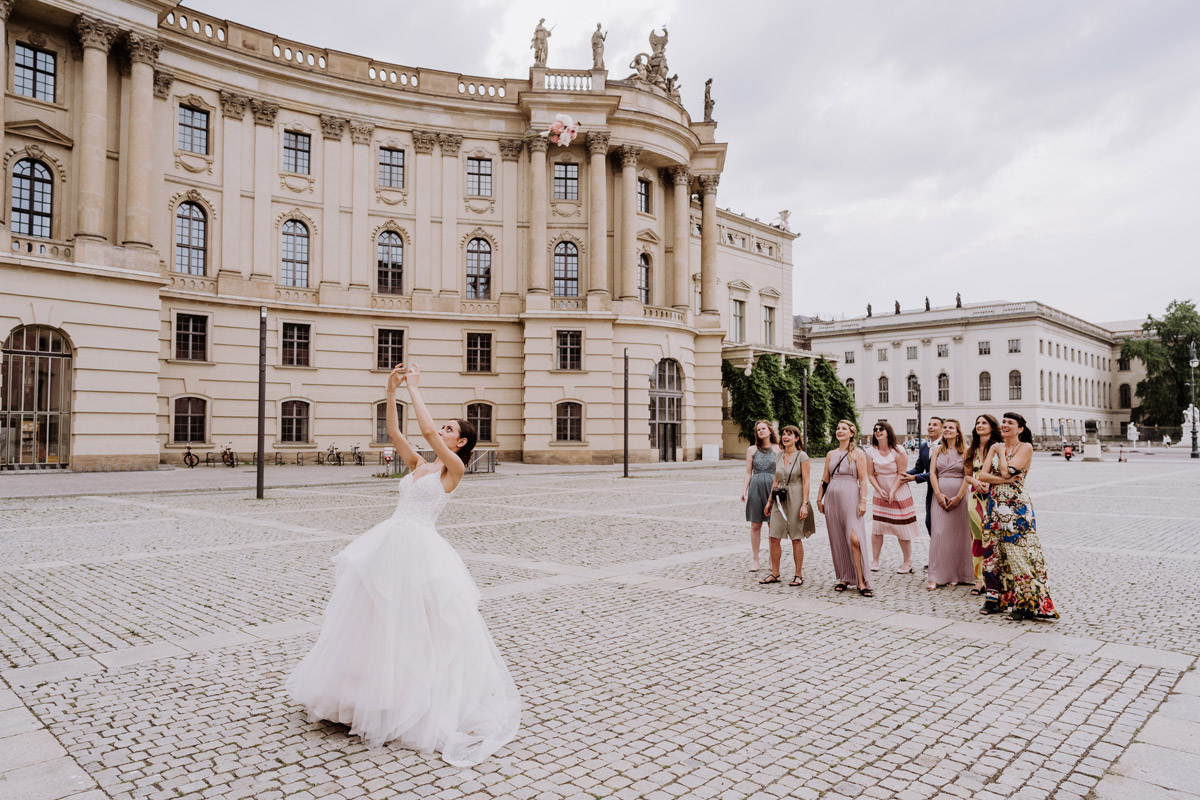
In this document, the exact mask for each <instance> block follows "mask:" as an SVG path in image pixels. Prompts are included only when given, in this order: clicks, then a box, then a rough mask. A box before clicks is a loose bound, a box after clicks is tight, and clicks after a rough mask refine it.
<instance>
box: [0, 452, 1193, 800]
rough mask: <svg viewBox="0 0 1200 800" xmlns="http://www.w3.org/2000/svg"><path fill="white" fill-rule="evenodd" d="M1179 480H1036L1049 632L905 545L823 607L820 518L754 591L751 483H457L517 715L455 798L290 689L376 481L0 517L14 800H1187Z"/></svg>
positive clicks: (389, 485) (580, 477)
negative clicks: (1145, 799)
mask: <svg viewBox="0 0 1200 800" xmlns="http://www.w3.org/2000/svg"><path fill="white" fill-rule="evenodd" d="M1190 466H1192V465H1189V464H1187V463H1186V462H1182V461H1167V460H1165V459H1164V460H1162V461H1160V462H1153V461H1150V460H1143V461H1131V462H1129V463H1127V464H1109V463H1105V464H1099V465H1090V464H1089V465H1085V464H1079V463H1076V464H1066V463H1062V462H1061V461H1058V460H1057V459H1050V458H1048V457H1039V458H1038V459H1037V460H1036V461H1035V464H1034V469H1033V470H1032V474H1031V478H1030V486H1031V489H1032V491H1033V498H1034V504H1035V508H1036V509H1037V513H1038V521H1039V528H1040V533H1041V536H1042V540H1043V542H1044V543H1045V545H1046V549H1047V560H1048V566H1049V571H1050V578H1051V588H1052V592H1053V594H1054V597H1055V600H1056V602H1057V604H1058V605H1059V608H1060V612H1061V613H1062V614H1063V618H1062V619H1061V620H1059V621H1058V622H1054V623H1013V622H1009V621H1007V620H1003V619H999V618H995V617H992V618H983V617H981V616H980V615H979V614H978V606H979V602H978V600H977V598H974V597H970V596H968V595H967V588H968V587H956V588H942V589H939V590H937V591H934V592H929V591H926V589H925V588H924V587H925V581H924V575H923V574H922V571H921V569H920V566H921V564H923V563H924V561H925V555H926V552H927V542H926V541H925V540H924V539H923V538H922V539H920V540H918V541H917V543H916V547H915V553H914V560H915V561H916V565H917V569H916V572H915V574H913V575H898V574H896V572H895V570H896V568H897V567H898V566H899V562H900V554H899V549H898V547H897V546H896V544H895V542H894V540H890V539H889V540H888V541H887V542H886V546H885V550H884V557H883V559H882V569H881V571H880V572H877V573H873V578H874V580H875V584H876V594H877V596H876V597H875V598H874V599H866V598H862V597H859V596H858V595H857V594H856V593H854V592H847V593H845V594H836V593H834V592H833V591H831V587H832V585H833V583H834V579H833V574H832V568H831V564H830V560H829V545H828V540H827V537H826V532H825V527H824V520H823V519H820V518H819V519H818V530H817V533H816V534H815V535H814V536H813V537H812V538H811V539H809V540H808V542H807V543H806V544H807V546H806V558H805V567H804V575H805V578H806V582H805V585H804V586H803V587H802V588H800V589H793V588H789V587H786V586H781V585H773V586H760V585H759V584H758V583H757V580H758V579H759V578H760V577H762V576H764V575H765V574H766V571H765V569H764V571H762V572H759V573H751V572H749V571H748V568H749V566H750V558H749V555H750V554H749V547H748V536H747V531H748V525H747V523H746V522H744V511H743V508H742V506H741V505H740V503H739V502H738V498H737V496H738V494H740V490H741V476H742V469H741V467H740V466H729V465H722V466H718V467H712V468H699V469H689V470H686V471H684V470H663V471H659V472H641V473H639V474H638V475H637V476H636V477H634V478H632V479H622V478H620V477H618V476H617V475H616V474H614V473H611V472H609V473H598V472H595V471H589V472H582V471H575V470H571V469H569V468H564V469H561V470H558V471H555V472H553V473H547V474H543V475H521V476H519V477H504V476H488V477H484V476H479V477H472V478H469V479H468V480H467V482H466V483H464V485H463V487H462V488H461V489H460V490H459V491H458V492H457V493H456V494H455V496H454V498H453V499H452V500H451V503H450V505H449V507H448V508H447V510H446V512H445V514H444V515H443V518H442V521H441V525H440V529H441V531H442V533H443V535H444V536H445V537H446V538H447V539H448V540H449V541H450V542H451V543H452V544H453V545H454V546H455V547H456V548H457V549H458V550H459V552H460V553H461V554H462V555H463V556H464V559H465V560H466V562H467V564H468V566H469V568H470V570H471V572H472V574H473V575H474V577H475V579H476V581H477V582H478V584H479V585H480V587H481V589H482V590H483V594H484V601H483V612H484V616H485V618H486V619H487V622H488V624H489V626H490V628H491V630H492V633H493V636H494V637H495V640H496V643H497V645H498V646H499V648H500V650H501V651H502V652H503V653H504V656H505V658H506V660H507V662H508V664H509V665H510V667H511V669H512V672H513V675H514V677H515V679H516V681H517V684H518V687H519V688H520V691H521V694H522V697H523V698H524V700H525V703H526V707H525V711H524V719H523V726H522V730H521V733H520V735H519V736H518V738H517V739H516V740H515V741H514V742H513V743H512V744H511V745H510V746H509V747H508V748H506V749H505V750H504V751H502V752H501V753H500V754H498V755H497V756H496V757H495V758H493V759H492V760H490V761H488V762H487V763H485V764H482V765H480V766H479V767H476V768H473V769H457V768H454V767H449V766H447V765H446V764H444V763H443V762H441V761H440V760H439V759H438V758H436V756H429V755H422V754H419V753H414V752H411V751H407V750H403V749H400V748H394V747H388V748H384V749H382V750H375V751H370V750H367V749H366V748H364V747H363V746H362V745H361V744H360V743H359V741H358V740H357V739H355V738H352V737H350V736H348V735H347V733H346V729H345V728H343V727H341V726H336V725H330V724H328V723H324V722H319V721H318V722H311V723H310V722H308V721H307V720H306V719H305V716H304V714H303V712H302V711H301V710H300V709H299V708H298V707H296V706H295V705H294V704H292V703H291V701H290V700H289V699H288V697H287V695H286V692H285V691H284V689H283V682H284V680H285V678H286V676H287V674H288V672H289V671H290V669H291V668H292V667H293V666H294V665H295V663H296V662H297V661H298V660H299V659H300V657H301V656H302V655H303V654H304V653H305V652H306V651H307V649H308V648H309V647H311V646H312V644H313V642H314V641H315V638H316V625H317V624H318V623H319V615H320V612H321V610H322V608H323V606H324V603H325V601H326V600H327V598H328V594H329V589H330V585H331V581H332V579H333V574H332V568H331V565H330V563H329V558H330V557H331V556H332V555H333V554H334V553H336V552H337V551H338V550H339V549H341V548H342V547H344V546H345V545H346V543H347V542H349V541H350V540H351V539H352V538H353V536H354V535H356V534H358V533H360V532H362V531H364V530H366V529H367V528H369V527H371V526H372V525H374V524H375V523H377V522H379V521H380V520H382V519H384V518H386V517H387V516H388V515H389V514H390V513H391V509H392V507H393V506H394V501H393V499H392V493H393V492H394V489H395V487H394V483H393V482H390V481H388V482H382V481H372V482H364V483H358V484H350V485H346V486H328V485H326V486H313V487H302V486H297V487H289V488H281V489H274V490H271V492H270V499H268V500H266V501H261V502H260V501H255V500H254V499H253V495H252V492H251V493H247V492H245V491H240V490H239V491H222V492H201V491H197V492H191V493H186V492H185V493H172V494H159V495H152V494H147V495H133V494H122V495H120V496H85V497H68V498H53V497H48V498H45V499H40V498H39V499H12V500H0V676H2V677H3V679H4V682H3V684H0V798H6V797H10V796H11V797H18V796H20V797H25V796H29V797H34V796H38V797H48V798H51V800H53V798H60V797H72V798H77V799H79V800H98V798H131V799H132V798H155V799H156V800H157V799H158V798H177V797H188V798H276V797H288V798H303V799H304V800H307V799H308V798H316V797H340V798H356V797H364V798H379V799H381V800H382V798H396V797H436V798H439V800H440V799H441V798H467V797H479V798H502V797H503V798H509V797H511V798H519V799H520V800H526V799H527V798H546V800H556V799H557V798H580V799H582V798H606V797H612V798H619V799H620V800H633V799H634V798H646V800H669V798H676V797H686V798H691V797H697V798H722V800H726V799H728V800H735V799H739V798H774V797H784V796H787V797H797V798H808V799H812V798H825V799H826V800H838V799H839V798H858V797H868V798H879V799H880V800H884V799H885V798H896V799H897V800H920V799H922V798H952V797H953V798H968V797H970V798H981V799H982V800H997V798H1017V799H1018V800H1034V799H1035V798H1055V800H1079V798H1085V797H1101V798H1117V797H1122V796H1124V795H1123V794H1122V793H1132V794H1129V795H1128V796H1130V797H1133V796H1139V797H1140V796H1143V795H1145V794H1146V790H1147V787H1149V788H1150V789H1153V790H1157V791H1160V792H1167V791H1168V790H1170V791H1175V792H1177V793H1179V794H1177V795H1170V796H1172V797H1179V798H1191V797H1192V795H1190V794H1187V793H1186V792H1185V791H1184V790H1185V788H1186V787H1183V786H1175V785H1173V784H1172V783H1171V782H1170V781H1173V780H1177V779H1176V778H1175V777H1172V776H1175V775H1186V774H1188V769H1189V768H1190V766H1191V764H1192V763H1194V760H1196V759H1200V748H1198V749H1195V750H1188V748H1187V747H1186V746H1181V745H1178V744H1177V742H1178V741H1183V740H1186V739H1187V734H1189V733H1190V735H1192V736H1194V735H1195V734H1196V732H1197V730H1193V729H1192V728H1189V727H1186V726H1189V725H1191V726H1194V713H1195V712H1197V709H1200V698H1197V697H1196V695H1197V694H1200V692H1198V691H1197V689H1200V685H1198V684H1200V681H1197V679H1196V678H1195V676H1196V675H1197V673H1196V672H1195V671H1194V662H1195V659H1196V657H1197V656H1200V633H1198V632H1197V627H1196V625H1195V622H1194V620H1195V619H1196V616H1197V613H1198V612H1200V589H1198V588H1197V587H1200V491H1198V490H1200V469H1195V468H1193V469H1188V467H1190ZM819 467H820V463H819V462H818V463H816V464H814V473H813V475H814V480H816V479H817V476H819V474H820V473H819ZM923 491H924V490H923V489H918V491H917V500H918V502H921V501H922V498H923ZM763 555H764V565H765V555H766V554H765V544H764V554H763ZM782 572H783V576H784V579H785V580H787V579H788V578H790V576H791V572H792V568H791V557H790V547H789V546H788V545H787V544H786V543H785V551H784V567H783V570H782ZM1173 692H1174V694H1173ZM1179 692H1184V693H1183V694H1180V693H1179ZM1168 698H1170V700H1168ZM1181 726H1183V727H1181ZM1139 731H1143V732H1144V733H1141V734H1139ZM1180 731H1182V732H1183V735H1180V733H1179V732H1180ZM5 754H6V755H5ZM1164 754H1165V755H1164ZM1188 758H1190V759H1193V761H1187V760H1186V759H1188ZM1164 759H1165V760H1164ZM1181 759H1184V760H1181ZM1110 771H1112V774H1109V773H1110ZM1155 775H1163V776H1167V777H1164V778H1161V779H1159V778H1155V777H1154V776H1155ZM1155 780H1161V783H1160V784H1157V785H1156V784H1154V783H1153V782H1154V781H1155ZM1147 781H1148V782H1147ZM1155 786H1159V787H1165V788H1158V789H1155ZM30 787H33V788H30ZM6 791H7V792H9V794H6ZM14 793H18V794H14ZM19 793H24V794H19ZM1162 796H1164V797H1166V796H1168V795H1167V794H1165V793H1164V794H1162Z"/></svg>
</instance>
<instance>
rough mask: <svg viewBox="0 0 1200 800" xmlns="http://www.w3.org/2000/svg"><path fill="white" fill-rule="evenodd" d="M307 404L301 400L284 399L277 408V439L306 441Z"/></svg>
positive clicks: (282, 440)
mask: <svg viewBox="0 0 1200 800" xmlns="http://www.w3.org/2000/svg"><path fill="white" fill-rule="evenodd" d="M309 408H310V406H309V404H308V403H306V402H304V401H303V400H284V401H283V403H282V404H281V407H280V409H279V441H281V442H296V443H306V442H308V429H309Z"/></svg>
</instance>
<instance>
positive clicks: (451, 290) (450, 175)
mask: <svg viewBox="0 0 1200 800" xmlns="http://www.w3.org/2000/svg"><path fill="white" fill-rule="evenodd" d="M462 140H463V137H461V136H459V135H458V134H456V133H439V134H438V147H439V148H440V149H441V151H442V271H441V272H442V274H441V281H440V282H439V283H438V294H439V295H456V294H458V287H459V286H460V285H461V284H462V281H460V280H459V274H460V269H459V259H458V225H457V220H458V204H459V203H460V202H461V201H462V196H463V189H462V187H461V186H460V185H459V180H458V151H459V150H461V149H462ZM463 269H464V270H465V265H464V266H463ZM492 291H493V293H494V292H495V289H494V288H493V290H492Z"/></svg>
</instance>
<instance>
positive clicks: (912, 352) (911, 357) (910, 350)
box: [907, 347, 917, 361]
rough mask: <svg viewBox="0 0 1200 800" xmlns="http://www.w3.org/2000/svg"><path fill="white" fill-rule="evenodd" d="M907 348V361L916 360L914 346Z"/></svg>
mask: <svg viewBox="0 0 1200 800" xmlns="http://www.w3.org/2000/svg"><path fill="white" fill-rule="evenodd" d="M907 350H908V354H907V355H908V360H909V361H916V360H917V348H915V347H909V348H907Z"/></svg>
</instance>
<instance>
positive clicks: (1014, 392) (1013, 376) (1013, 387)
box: [1008, 369, 1021, 400]
mask: <svg viewBox="0 0 1200 800" xmlns="http://www.w3.org/2000/svg"><path fill="white" fill-rule="evenodd" d="M1008 399H1009V400H1020V399H1021V373H1020V371H1018V370H1015V369H1014V370H1013V371H1012V372H1010V373H1008Z"/></svg>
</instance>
